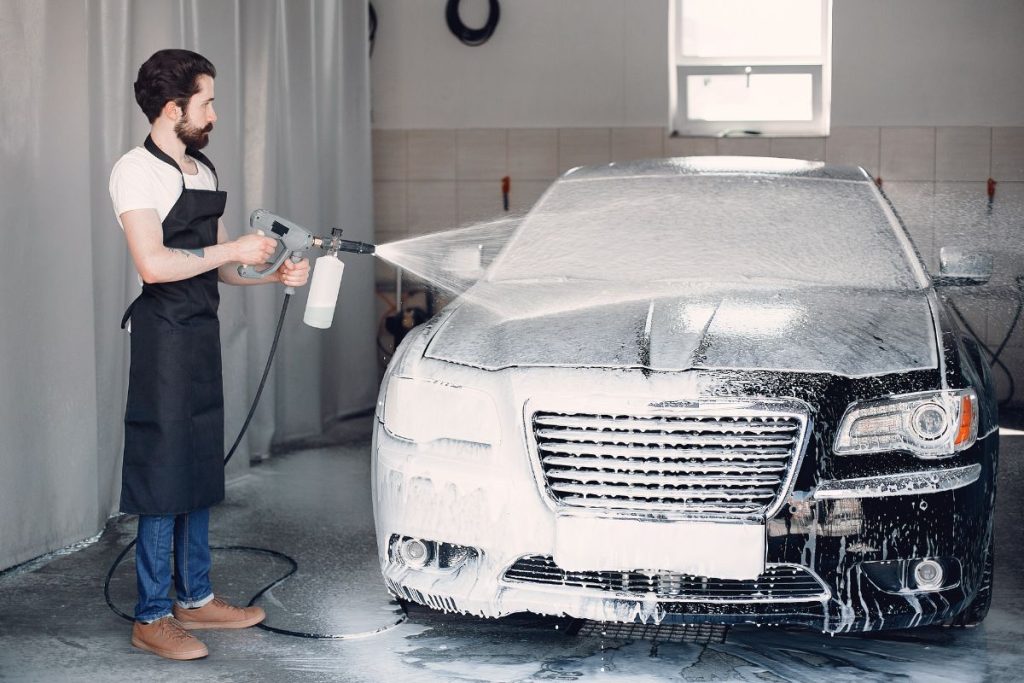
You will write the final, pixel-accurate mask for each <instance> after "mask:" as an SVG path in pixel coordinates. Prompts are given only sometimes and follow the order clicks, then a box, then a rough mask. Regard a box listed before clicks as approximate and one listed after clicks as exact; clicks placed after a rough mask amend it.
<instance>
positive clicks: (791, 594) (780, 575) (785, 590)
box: [504, 555, 829, 602]
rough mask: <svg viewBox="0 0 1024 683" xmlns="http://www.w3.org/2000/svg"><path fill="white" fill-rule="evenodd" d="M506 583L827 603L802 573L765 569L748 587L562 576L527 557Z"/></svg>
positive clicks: (594, 574)
mask: <svg viewBox="0 0 1024 683" xmlns="http://www.w3.org/2000/svg"><path fill="white" fill-rule="evenodd" d="M504 579H505V580H506V581H512V582H519V583H535V584H544V585H551V586H568V587H573V588H590V589H594V590H599V591H609V592H616V593H630V594H632V595H634V596H635V597H637V598H638V599H642V598H643V597H646V596H648V595H650V594H652V593H653V594H654V596H655V597H657V598H660V599H665V600H670V601H677V602H810V601H818V600H823V599H826V598H828V597H829V593H828V590H827V589H826V588H825V586H824V585H823V584H822V583H821V581H820V580H818V578H817V577H815V576H814V574H812V573H811V572H810V570H808V569H807V568H806V567H801V566H800V565H795V564H776V565H768V567H767V568H766V569H765V571H764V573H763V574H761V575H760V576H759V577H757V579H755V580H751V581H739V580H734V579H710V578H707V577H702V576H690V575H687V574H677V573H674V572H656V573H653V574H647V573H644V572H640V571H630V572H621V571H582V572H575V571H566V570H565V569H562V568H561V567H559V566H558V565H557V564H555V561H554V559H553V558H552V557H551V556H550V555H527V556H526V557H522V558H520V559H519V560H517V561H516V562H515V564H513V565H512V566H511V567H509V568H508V569H506V570H505V575H504Z"/></svg>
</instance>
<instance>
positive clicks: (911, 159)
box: [880, 126, 935, 181]
mask: <svg viewBox="0 0 1024 683" xmlns="http://www.w3.org/2000/svg"><path fill="white" fill-rule="evenodd" d="M881 143H882V144H881V171H880V174H881V176H882V180H883V181H890V180H934V179H935V129H934V128H929V127H923V126H898V127H893V128H882V131H881Z"/></svg>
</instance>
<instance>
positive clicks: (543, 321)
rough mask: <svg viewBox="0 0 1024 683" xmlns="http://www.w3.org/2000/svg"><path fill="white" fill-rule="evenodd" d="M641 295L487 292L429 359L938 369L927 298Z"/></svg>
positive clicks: (838, 292) (450, 324) (451, 322)
mask: <svg viewBox="0 0 1024 683" xmlns="http://www.w3.org/2000/svg"><path fill="white" fill-rule="evenodd" d="M643 289H644V293H641V292H639V291H637V289H636V287H635V286H634V288H633V291H630V290H629V289H628V288H627V289H623V288H621V287H619V288H615V287H609V286H606V285H596V286H595V285H593V284H590V283H587V284H577V283H559V284H543V285H541V284H519V285H501V284H486V283H485V284H481V285H478V286H477V287H475V288H474V289H472V290H470V291H469V292H467V293H466V295H463V297H461V298H460V299H459V300H458V301H457V302H456V303H455V304H453V308H454V310H451V311H449V314H448V315H447V316H446V317H445V318H444V319H443V320H442V321H441V322H440V324H439V325H438V326H437V328H436V330H435V331H434V333H433V338H432V339H431V340H430V342H429V345H428V346H427V349H426V353H425V355H426V356H427V357H429V358H434V359H437V360H442V361H448V362H452V363H459V364H463V365H470V366H474V367H479V368H482V369H486V370H499V369H503V368H508V367H529V366H537V367H593V368H641V369H649V370H656V371H682V370H691V369H740V370H775V371H792V372H829V373H836V374H841V375H846V376H849V377H862V376H870V375H879V374H886V373H894V372H905V371H910V370H920V369H929V368H935V367H937V365H938V357H937V350H936V349H937V345H936V340H935V324H934V322H933V316H932V310H931V304H930V303H929V296H928V290H918V291H888V290H849V289H834V288H824V287H801V288H796V289H792V288H790V289H769V288H764V287H759V288H745V289H736V288H732V289H722V288H720V287H714V286H701V285H696V284H694V285H690V284H685V285H679V284H676V285H674V286H673V287H672V289H673V290H674V291H666V289H665V288H664V287H652V286H645V287H644V288H643ZM659 289H660V291H658V290H659Z"/></svg>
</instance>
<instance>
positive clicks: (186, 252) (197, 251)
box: [171, 249, 203, 258]
mask: <svg viewBox="0 0 1024 683" xmlns="http://www.w3.org/2000/svg"><path fill="white" fill-rule="evenodd" d="M171 251H176V252H178V253H179V254H183V255H184V256H185V258H191V257H193V256H198V257H199V258H203V250H202V249H171Z"/></svg>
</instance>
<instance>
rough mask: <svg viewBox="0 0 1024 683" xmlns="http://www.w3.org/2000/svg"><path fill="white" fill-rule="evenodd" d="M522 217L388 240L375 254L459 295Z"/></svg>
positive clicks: (480, 274)
mask: <svg viewBox="0 0 1024 683" xmlns="http://www.w3.org/2000/svg"><path fill="white" fill-rule="evenodd" d="M522 220H523V218H522V216H514V217H511V218H504V219H500V220H495V221H487V222H484V223H477V224H475V225H471V226H469V227H465V228H458V229H455V230H445V231H443V232H435V233H430V234H427V235H421V236H419V237H412V238H410V239H405V240H398V241H396V242H389V243H387V244H382V245H378V246H377V251H376V254H377V256H378V257H379V258H381V259H383V260H384V261H386V262H388V263H390V264H392V265H394V266H396V267H398V268H401V269H402V270H403V271H405V272H407V273H410V274H412V275H414V276H416V277H418V278H420V279H421V280H423V281H424V282H427V283H429V284H431V285H433V286H435V287H437V288H439V289H441V290H443V291H444V292H446V293H448V294H452V295H463V294H465V293H466V292H467V290H469V289H470V288H471V287H472V286H473V285H474V284H475V283H476V282H477V281H478V280H479V279H480V278H481V277H483V275H484V273H485V272H486V270H487V268H488V267H490V265H491V263H493V262H494V259H495V258H497V256H498V254H499V253H501V250H502V249H503V248H504V247H505V245H506V244H507V243H508V241H509V238H510V237H511V236H512V233H513V232H515V230H516V229H517V228H518V227H519V225H520V224H521V223H522ZM488 305H496V304H495V303H494V302H488Z"/></svg>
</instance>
